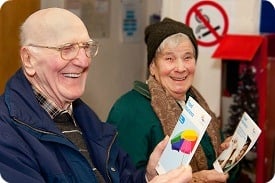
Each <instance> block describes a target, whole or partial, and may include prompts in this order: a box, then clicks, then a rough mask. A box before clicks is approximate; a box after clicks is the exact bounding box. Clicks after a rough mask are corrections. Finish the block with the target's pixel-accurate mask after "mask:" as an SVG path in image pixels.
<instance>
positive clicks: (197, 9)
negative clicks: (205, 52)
mask: <svg viewBox="0 0 275 183" xmlns="http://www.w3.org/2000/svg"><path fill="white" fill-rule="evenodd" d="M207 10H209V11H208V12H207ZM202 11H205V12H204V13H203V12H202ZM213 12H215V13H216V14H213ZM211 14H212V16H211ZM211 19H212V20H214V19H215V21H216V22H215V21H214V22H213V21H211ZM192 21H193V22H194V21H196V22H197V23H196V24H197V25H198V26H197V27H196V29H195V28H193V30H194V33H195V35H196V37H197V42H198V44H199V45H201V46H214V45H215V44H217V43H219V41H220V39H221V37H222V36H223V35H225V34H226V33H227V31H228V24H229V23H228V17H227V14H226V12H225V10H224V9H223V8H222V7H221V6H220V5H219V4H217V3H216V2H214V1H201V2H199V3H197V4H195V5H194V6H193V7H192V8H191V9H190V10H189V12H188V13H187V16H186V21H185V22H186V24H187V25H188V26H190V27H192V25H191V24H192ZM202 29H203V31H202V32H203V33H200V30H202ZM207 37H208V39H207ZM209 37H211V38H210V39H209Z"/></svg>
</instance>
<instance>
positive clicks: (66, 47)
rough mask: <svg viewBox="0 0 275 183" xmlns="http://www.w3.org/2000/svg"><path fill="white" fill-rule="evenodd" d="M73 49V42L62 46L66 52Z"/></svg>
mask: <svg viewBox="0 0 275 183" xmlns="http://www.w3.org/2000/svg"><path fill="white" fill-rule="evenodd" d="M74 50H75V46H74V45H73V44H71V45H66V46H64V47H62V51H63V53H68V52H71V51H74Z"/></svg>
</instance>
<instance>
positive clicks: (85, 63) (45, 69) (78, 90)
mask: <svg viewBox="0 0 275 183" xmlns="http://www.w3.org/2000/svg"><path fill="white" fill-rule="evenodd" d="M56 17H58V16H56ZM66 18H70V21H64V20H63V22H62V21H58V20H57V22H58V27H55V26H56V24H57V22H55V23H50V24H49V25H48V27H46V28H47V29H48V30H43V29H42V30H41V31H42V32H43V31H44V35H47V36H48V37H49V39H48V40H46V39H40V40H38V41H32V42H31V43H30V44H33V45H43V46H49V47H60V46H62V45H64V44H67V43H86V42H87V41H89V40H90V38H89V35H88V32H87V29H86V27H85V26H84V25H83V24H82V22H80V20H78V19H76V18H74V17H70V15H69V17H66ZM49 19H50V18H49ZM55 19H58V18H55ZM54 21H55V20H54ZM43 26H44V25H43ZM34 40H35V39H34ZM30 44H29V45H30ZM22 50H23V51H22ZM22 52H23V53H27V55H28V58H27V59H25V60H27V61H23V66H24V65H25V67H24V68H25V73H26V75H27V78H28V79H29V80H30V82H31V83H32V84H33V85H34V86H35V87H36V88H37V89H39V91H40V92H42V93H43V94H44V95H45V96H46V97H49V99H51V100H52V101H53V102H55V103H56V105H57V106H58V107H61V108H64V106H66V105H67V104H69V103H70V102H72V101H73V100H75V99H77V98H79V97H80V96H81V95H82V94H83V92H84V89H85V83H86V79H87V75H88V70H89V66H90V63H91V58H90V57H87V55H86V53H85V50H84V48H80V49H79V51H78V53H77V54H76V56H75V58H71V59H69V60H68V59H66V60H64V59H63V58H62V57H61V52H60V51H58V50H55V49H48V48H41V47H35V46H23V48H22V49H21V58H22V55H24V54H22ZM23 60H24V59H23ZM24 63H25V64H24Z"/></svg>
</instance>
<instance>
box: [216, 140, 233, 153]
mask: <svg viewBox="0 0 275 183" xmlns="http://www.w3.org/2000/svg"><path fill="white" fill-rule="evenodd" d="M231 139H232V136H230V137H227V138H226V139H225V140H224V141H223V143H221V145H220V147H219V151H218V153H219V154H221V153H222V152H223V151H224V150H225V149H227V148H228V147H229V143H230V141H231Z"/></svg>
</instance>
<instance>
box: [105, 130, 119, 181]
mask: <svg viewBox="0 0 275 183" xmlns="http://www.w3.org/2000/svg"><path fill="white" fill-rule="evenodd" d="M117 135H118V132H116V134H115V136H114V138H113V140H112V142H111V144H110V145H109V148H108V152H107V159H106V172H107V177H108V179H109V182H111V177H110V174H109V171H108V162H109V159H110V151H111V147H112V146H113V144H114V142H115V139H116V137H117Z"/></svg>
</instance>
